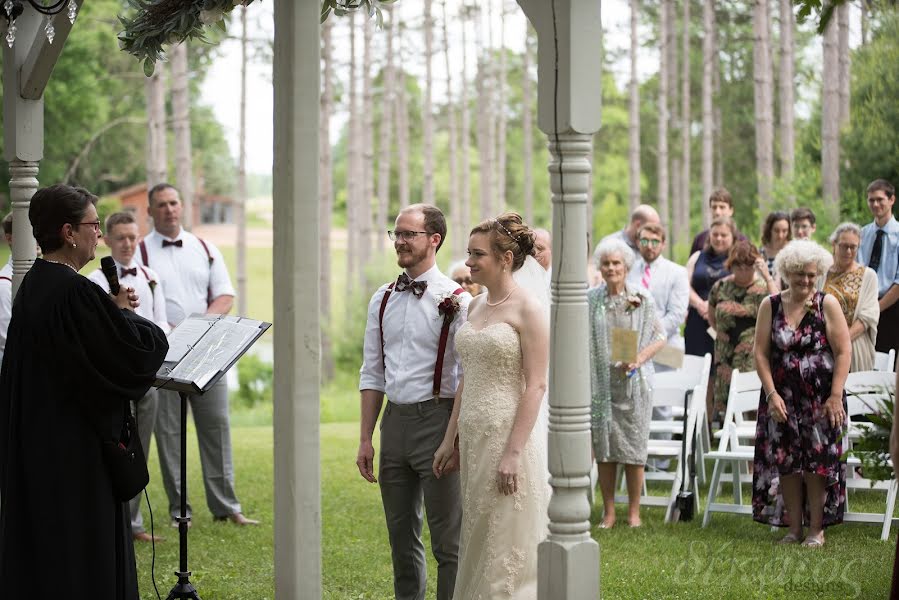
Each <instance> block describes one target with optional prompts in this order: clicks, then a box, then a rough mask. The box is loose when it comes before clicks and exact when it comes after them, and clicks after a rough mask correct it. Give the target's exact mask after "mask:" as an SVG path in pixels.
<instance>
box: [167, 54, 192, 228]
mask: <svg viewBox="0 0 899 600" xmlns="http://www.w3.org/2000/svg"><path fill="white" fill-rule="evenodd" d="M170 56H171V61H172V129H173V130H174V134H175V180H176V181H177V185H178V193H179V195H180V196H181V203H182V204H183V205H184V212H183V217H182V220H181V223H182V225H184V228H185V229H187V230H190V229H191V228H192V227H193V225H194V169H193V157H192V155H191V144H190V88H189V87H188V81H187V43H186V42H182V43H180V44H178V45H177V46H175V47H173V48H172V51H171V54H170ZM197 220H199V219H197Z"/></svg>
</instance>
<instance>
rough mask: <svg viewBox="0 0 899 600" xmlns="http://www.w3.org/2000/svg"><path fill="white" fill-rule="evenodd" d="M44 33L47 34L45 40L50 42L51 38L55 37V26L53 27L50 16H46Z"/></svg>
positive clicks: (51, 41)
mask: <svg viewBox="0 0 899 600" xmlns="http://www.w3.org/2000/svg"><path fill="white" fill-rule="evenodd" d="M44 33H45V34H47V41H48V42H50V43H51V44H52V43H53V38H55V37H56V28H55V27H53V21H52V20H51V17H47V26H46V27H44Z"/></svg>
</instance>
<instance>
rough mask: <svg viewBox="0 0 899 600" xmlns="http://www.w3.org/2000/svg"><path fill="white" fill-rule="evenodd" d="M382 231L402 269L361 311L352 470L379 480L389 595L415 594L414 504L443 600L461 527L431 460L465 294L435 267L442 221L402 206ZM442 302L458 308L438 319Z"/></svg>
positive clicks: (418, 583) (401, 599)
mask: <svg viewBox="0 0 899 600" xmlns="http://www.w3.org/2000/svg"><path fill="white" fill-rule="evenodd" d="M388 234H389V235H390V239H391V240H393V246H394V249H395V250H396V256H397V264H398V265H399V266H400V267H402V268H403V269H404V270H403V272H402V273H401V274H400V276H399V278H398V279H397V280H396V281H394V282H390V283H386V284H384V285H382V286H381V287H380V288H379V289H378V291H377V292H375V294H374V296H372V298H371V302H369V305H368V321H367V324H366V327H365V341H364V347H363V363H362V369H361V371H360V378H359V390H360V393H361V396H362V423H361V436H360V437H361V441H360V444H359V453H358V455H357V457H356V466H357V467H358V468H359V472H360V474H361V475H362V477H363V478H365V479H366V480H367V481H369V482H371V483H378V482H380V486H381V500H382V502H383V504H384V514H385V516H386V518H387V531H388V535H389V537H390V547H391V551H392V557H393V585H394V593H395V595H396V598H397V599H398V600H423V599H424V597H425V589H426V586H427V573H426V571H425V549H424V545H423V544H422V542H421V526H422V510H421V509H422V502H424V506H425V510H426V512H427V515H428V528H429V529H430V533H431V550H432V552H433V554H434V558H435V559H436V560H437V598H438V599H439V600H450V598H452V595H453V587H454V586H455V581H456V569H457V563H458V555H459V531H460V528H461V522H462V502H461V497H460V484H459V474H458V473H448V472H445V474H444V475H443V476H442V477H441V478H440V479H437V478H436V477H435V476H434V473H433V471H432V464H433V460H434V452H435V451H436V450H437V447H438V446H439V445H440V442H441V441H442V440H443V436H444V434H445V433H446V427H447V424H448V423H449V418H450V414H451V413H452V409H453V398H454V396H455V393H456V387H457V386H458V383H459V378H460V376H461V367H460V364H459V357H458V355H457V354H456V350H455V344H454V340H455V333H456V331H458V329H459V327H461V326H462V324H463V323H464V322H465V319H466V316H467V314H468V303H469V302H470V301H471V295H469V294H468V293H467V292H464V291H463V290H462V289H461V288H459V286H458V285H457V284H456V283H455V282H454V281H453V280H452V279H450V278H449V277H447V276H446V275H444V274H443V273H441V272H440V270H439V269H438V268H437V266H436V256H437V251H438V250H439V249H440V246H441V245H442V244H443V241H444V239H445V238H446V220H445V219H444V216H443V213H441V212H440V210H439V209H438V208H437V207H435V206H431V205H428V204H415V205H412V206H409V207H408V208H405V209H403V210H402V211H401V212H400V214H399V216H398V217H397V218H396V222H395V225H394V229H393V231H390V232H388ZM452 296H455V297H456V298H457V299H458V306H459V308H458V311H457V312H455V313H453V314H452V316H451V318H446V317H445V316H444V314H443V313H441V311H440V310H438V305H439V304H441V302H442V301H444V300H445V299H446V298H449V297H452ZM450 304H452V303H450ZM385 394H386V395H387V398H388V401H387V406H386V408H385V410H384V414H383V417H382V418H381V454H380V460H379V465H378V477H377V478H375V475H374V454H375V451H374V446H373V444H372V434H373V432H374V429H375V424H376V422H377V420H378V415H379V414H380V412H381V407H382V405H383V400H384V395H385ZM456 464H458V461H457V462H456Z"/></svg>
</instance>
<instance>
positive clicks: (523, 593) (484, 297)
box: [433, 213, 549, 600]
mask: <svg viewBox="0 0 899 600" xmlns="http://www.w3.org/2000/svg"><path fill="white" fill-rule="evenodd" d="M468 254H469V258H468V260H467V261H466V264H467V265H468V266H469V268H470V269H471V279H472V281H474V282H476V283H479V284H481V285H483V286H486V287H487V289H488V293H486V294H481V295H480V296H477V297H475V299H474V300H472V302H471V304H470V305H469V309H468V322H466V323H465V324H464V325H463V326H462V327H461V328H460V329H459V331H458V333H456V350H457V352H458V353H459V355H460V357H461V359H462V368H463V372H464V377H463V380H462V381H461V382H460V383H459V387H458V389H457V391H456V398H455V404H454V405H453V413H452V416H451V418H450V423H449V426H448V427H447V430H446V436H445V437H444V439H443V443H442V444H441V445H440V447H439V448H438V449H437V452H436V453H435V454H434V465H433V469H434V474H435V476H436V477H438V478H439V477H440V476H441V475H442V474H443V473H444V472H449V471H450V470H452V469H454V468H455V467H456V465H455V464H454V458H453V455H454V445H455V440H456V434H457V432H458V436H459V460H460V465H459V468H460V472H461V481H462V534H461V540H460V548H459V570H458V573H457V575H456V588H455V593H454V595H453V598H454V599H456V600H468V599H477V598H484V599H487V598H518V599H525V598H528V599H530V598H536V597H537V545H538V544H539V543H540V542H541V541H542V540H543V538H544V537H545V536H546V529H547V505H548V503H549V487H548V486H547V480H546V473H547V468H546V433H545V430H542V431H541V430H540V428H539V427H538V428H537V429H535V427H534V425H535V423H536V422H537V420H538V415H539V413H540V411H541V404H542V403H543V398H544V392H545V391H546V380H547V364H548V352H549V350H548V348H549V334H548V323H547V311H546V308H545V306H544V305H543V304H542V302H543V301H545V300H544V297H545V295H546V291H545V287H546V285H545V281H546V279H545V277H546V276H545V274H544V271H543V268H542V267H541V266H540V265H539V264H538V263H537V261H536V260H535V259H534V257H533V254H534V234H533V232H532V231H531V230H530V229H529V228H528V226H527V225H525V224H524V223H523V222H522V220H521V217H520V216H519V215H517V214H515V213H505V214H503V215H500V216H499V217H498V218H497V219H491V220H489V221H485V222H484V223H481V224H480V225H478V226H477V227H475V228H474V229H472V231H471V236H470V238H469V242H468ZM535 269H539V271H536V270H535ZM513 272H520V273H519V274H518V275H519V276H517V277H513ZM522 274H523V275H522ZM532 281H533V282H540V283H539V284H537V285H535V286H532V285H530V284H528V283H526V282H532ZM541 294H542V296H541Z"/></svg>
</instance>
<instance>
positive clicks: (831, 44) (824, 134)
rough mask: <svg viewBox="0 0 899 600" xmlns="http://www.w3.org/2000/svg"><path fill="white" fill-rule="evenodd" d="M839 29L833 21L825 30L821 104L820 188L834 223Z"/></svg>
mask: <svg viewBox="0 0 899 600" xmlns="http://www.w3.org/2000/svg"><path fill="white" fill-rule="evenodd" d="M839 38H840V27H839V23H838V22H837V19H835V18H834V19H831V20H830V22H828V24H827V27H826V28H825V30H824V68H823V72H822V93H823V98H822V101H821V187H822V191H823V195H824V205H825V207H826V210H827V213H828V217H829V219H830V221H831V223H836V222H837V221H838V220H839V216H840V207H839V200H840V48H839V41H840V39H839Z"/></svg>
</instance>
